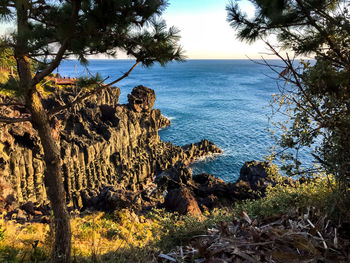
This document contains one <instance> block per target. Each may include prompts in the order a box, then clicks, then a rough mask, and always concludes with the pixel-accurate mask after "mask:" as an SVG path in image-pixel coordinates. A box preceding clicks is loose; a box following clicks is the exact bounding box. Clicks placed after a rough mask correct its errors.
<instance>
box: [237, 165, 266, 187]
mask: <svg viewBox="0 0 350 263" xmlns="http://www.w3.org/2000/svg"><path fill="white" fill-rule="evenodd" d="M268 168H269V163H267V162H259V161H250V162H246V163H245V164H244V165H243V167H242V168H241V171H240V176H239V178H238V182H239V181H244V182H247V183H248V184H249V185H250V187H251V188H252V189H253V190H255V191H256V190H264V189H266V187H267V186H268V185H271V184H272V181H271V179H270V178H269V176H268V174H267V169H268Z"/></svg>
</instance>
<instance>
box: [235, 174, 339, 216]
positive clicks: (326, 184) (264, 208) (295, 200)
mask: <svg viewBox="0 0 350 263" xmlns="http://www.w3.org/2000/svg"><path fill="white" fill-rule="evenodd" d="M335 189H336V183H335V180H334V178H333V177H324V176H318V177H315V178H313V179H310V180H309V181H306V182H304V183H299V182H297V183H295V184H294V185H285V184H283V183H279V184H277V185H276V186H274V187H271V186H270V187H268V188H267V191H266V196H265V197H263V198H260V199H256V200H247V201H243V202H241V203H238V204H237V205H236V208H235V210H236V213H238V214H241V213H242V212H243V210H244V211H246V212H247V213H248V215H249V216H250V217H252V218H259V217H269V216H273V215H276V214H288V213H292V212H294V211H296V210H299V211H300V210H306V209H307V208H308V207H316V208H318V209H320V210H322V211H325V212H331V211H330V210H331V209H332V206H333V203H334V199H335V196H336V193H335Z"/></svg>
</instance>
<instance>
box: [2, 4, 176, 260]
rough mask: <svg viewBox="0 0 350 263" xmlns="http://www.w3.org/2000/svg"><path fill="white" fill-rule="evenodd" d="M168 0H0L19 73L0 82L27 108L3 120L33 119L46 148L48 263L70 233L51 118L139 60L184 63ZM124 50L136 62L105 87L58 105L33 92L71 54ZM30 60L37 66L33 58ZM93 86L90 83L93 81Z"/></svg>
mask: <svg viewBox="0 0 350 263" xmlns="http://www.w3.org/2000/svg"><path fill="white" fill-rule="evenodd" d="M166 5H167V3H166V1H165V0H103V1H102V0H95V1H93V0H66V1H64V0H60V1H44V0H17V1H10V0H4V1H0V16H1V18H2V21H5V22H6V23H7V24H10V25H14V26H15V29H14V30H13V33H12V34H8V35H4V36H2V43H1V47H2V48H5V49H6V50H10V51H11V52H12V54H13V55H14V59H15V61H16V75H15V76H13V77H11V78H10V79H9V80H8V82H7V83H5V84H2V85H1V86H0V91H5V92H6V91H10V92H7V93H6V94H7V95H9V94H11V95H13V97H12V98H11V102H9V103H2V104H0V106H1V107H11V105H14V104H17V106H18V107H23V108H24V111H26V112H27V115H28V116H26V117H22V118H8V117H5V116H2V117H0V122H3V123H16V122H17V123H18V122H31V124H32V126H33V128H34V129H36V131H37V132H38V135H39V138H40V140H41V145H42V147H43V150H44V161H45V164H46V170H45V186H46V189H47V195H48V198H49V200H50V203H51V207H52V210H53V213H54V223H55V244H54V248H53V254H52V259H53V262H69V261H70V253H71V230H70V222H69V214H68V212H67V207H66V204H65V191H64V187H63V182H62V172H61V165H60V154H59V150H58V147H57V145H56V142H55V140H54V138H53V135H52V132H51V128H50V119H51V118H52V117H53V116H54V115H55V114H56V113H58V112H60V111H63V110H69V109H70V108H71V107H72V106H74V105H75V104H77V103H80V102H82V101H83V100H85V99H88V98H89V97H91V96H92V95H94V94H97V93H98V92H100V91H101V90H102V89H106V88H110V87H111V86H112V85H113V84H115V83H116V82H118V81H120V80H122V79H124V78H125V77H127V76H128V75H129V74H130V72H131V71H132V70H133V69H134V68H135V67H136V66H137V65H138V64H143V65H144V66H151V65H152V64H153V63H156V62H158V63H160V64H161V65H165V64H166V63H167V62H169V61H173V60H182V55H181V48H180V47H179V46H178V45H177V42H178V40H179V36H178V33H179V32H178V31H177V30H176V29H175V28H173V27H171V28H170V29H167V27H166V24H165V22H164V21H162V20H161V19H160V15H161V14H162V12H163V10H164V9H165V7H166ZM116 50H122V51H124V52H126V53H127V54H128V55H130V56H132V57H134V58H135V64H134V65H133V66H132V67H131V68H130V69H129V71H128V72H126V73H125V74H124V75H123V76H121V77H120V78H119V79H117V80H115V81H112V82H111V83H109V84H101V83H96V85H95V88H93V89H91V88H90V89H89V90H87V91H85V92H83V93H82V95H81V96H80V97H78V98H76V99H75V100H74V101H72V102H71V103H70V104H67V105H62V106H61V107H59V108H50V109H47V110H46V109H44V107H43V104H42V99H41V96H40V94H39V91H38V87H39V86H40V83H41V82H42V81H43V80H44V78H45V77H47V76H48V75H49V74H51V73H52V72H53V71H54V70H55V69H56V68H57V67H58V66H59V64H60V62H61V61H62V60H63V59H65V58H68V57H70V56H75V57H77V58H78V59H79V60H80V61H81V62H82V63H87V62H88V61H87V58H88V56H89V55H93V54H106V55H111V56H113V55H116ZM33 62H34V63H33ZM90 84H91V83H90Z"/></svg>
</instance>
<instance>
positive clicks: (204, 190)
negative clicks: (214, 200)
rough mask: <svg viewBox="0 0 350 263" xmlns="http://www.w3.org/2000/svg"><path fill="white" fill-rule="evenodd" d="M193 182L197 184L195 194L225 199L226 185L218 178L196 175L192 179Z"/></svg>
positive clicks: (226, 193) (209, 175)
mask: <svg viewBox="0 0 350 263" xmlns="http://www.w3.org/2000/svg"><path fill="white" fill-rule="evenodd" d="M193 181H194V182H196V183H197V189H196V190H195V192H196V194H197V195H198V196H201V197H206V196H209V195H212V194H214V195H215V196H218V197H227V196H228V189H227V184H226V183H225V182H224V181H223V180H222V179H220V178H217V177H215V176H214V175H211V174H197V175H195V176H194V177H193Z"/></svg>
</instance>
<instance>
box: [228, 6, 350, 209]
mask: <svg viewBox="0 0 350 263" xmlns="http://www.w3.org/2000/svg"><path fill="white" fill-rule="evenodd" d="M237 2H238V1H233V2H231V3H230V4H229V5H228V6H227V11H228V21H229V22H230V24H231V26H232V27H234V28H236V29H237V30H238V32H237V34H238V37H239V38H240V39H242V40H245V41H248V42H252V41H255V40H257V39H263V40H265V41H266V37H268V36H269V35H272V34H274V35H276V36H277V40H278V43H279V45H278V46H277V47H276V46H272V45H271V44H270V43H268V42H267V41H266V43H267V45H268V46H269V47H270V49H271V50H272V52H273V54H274V55H276V56H278V57H279V58H280V59H281V60H282V61H283V62H284V69H281V68H278V67H275V66H273V65H270V63H269V62H266V61H265V62H266V63H265V64H267V65H268V66H269V67H270V68H271V69H272V70H274V71H275V72H276V73H277V74H278V78H279V84H280V88H281V93H280V94H279V95H278V96H277V97H276V99H275V101H276V102H277V103H278V105H277V106H278V107H279V108H280V109H282V110H283V113H284V114H287V115H289V119H290V123H289V125H281V126H280V127H281V129H282V132H283V134H282V136H281V137H280V138H279V145H280V146H281V147H282V151H281V153H282V154H280V156H281V157H282V159H284V160H287V161H288V160H289V162H287V165H285V166H284V168H285V170H286V171H287V172H288V173H289V174H302V173H306V172H309V173H308V174H309V175H310V174H311V175H312V174H313V173H315V172H320V171H321V172H325V173H326V174H332V175H334V176H335V177H336V179H337V181H338V186H339V189H338V190H339V193H340V198H339V196H338V201H344V202H350V199H349V191H348V189H349V186H350V20H349V18H350V13H349V7H350V3H349V1H348V0H254V1H251V2H252V3H253V4H254V5H255V7H256V13H255V15H254V17H252V18H248V17H247V16H246V15H245V14H244V13H242V12H241V11H240V9H239V5H238V3H237ZM283 49H284V50H292V51H294V53H295V54H296V55H302V56H311V57H312V60H310V61H305V60H301V61H298V60H295V59H293V58H291V57H289V56H288V52H287V55H286V56H282V55H281V50H283ZM281 82H283V84H281ZM305 147H306V148H309V149H310V148H311V149H312V152H311V155H312V157H313V159H314V163H316V164H318V165H319V167H320V168H315V167H308V168H307V169H306V168H305V167H304V168H303V167H302V165H301V164H302V160H300V159H299V158H298V154H299V151H300V150H302V149H303V148H305ZM286 149H294V152H291V151H286ZM293 153H294V154H293ZM338 204H339V202H338ZM338 208H345V206H344V203H343V205H340V206H338ZM343 212H348V210H347V208H346V209H343Z"/></svg>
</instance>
